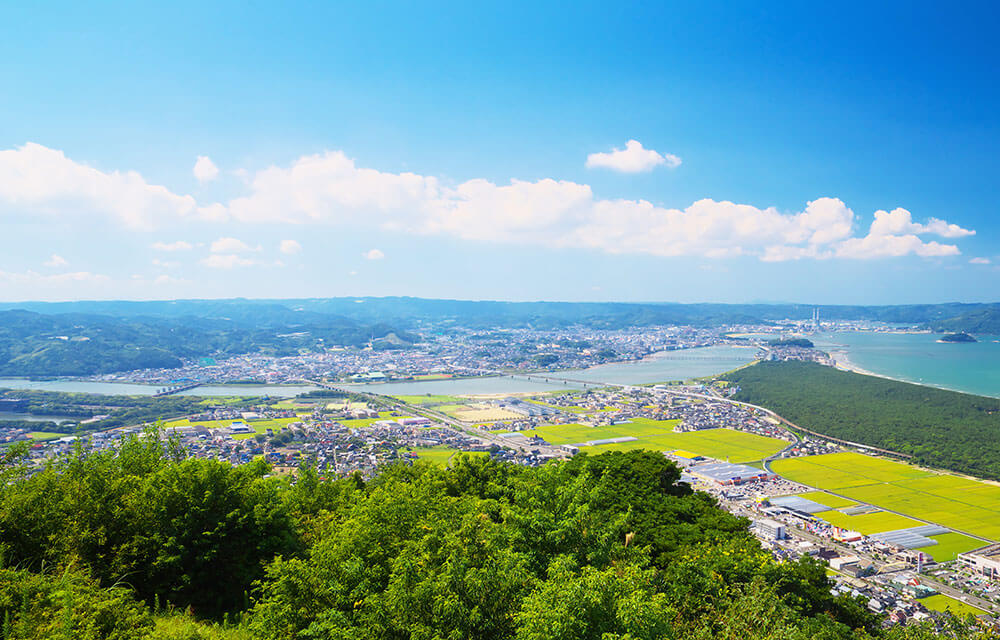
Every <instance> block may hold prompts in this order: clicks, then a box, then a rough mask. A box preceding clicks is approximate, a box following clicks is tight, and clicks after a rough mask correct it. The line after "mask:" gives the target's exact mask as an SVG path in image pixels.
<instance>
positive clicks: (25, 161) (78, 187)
mask: <svg viewBox="0 0 1000 640" xmlns="http://www.w3.org/2000/svg"><path fill="white" fill-rule="evenodd" d="M212 213H213V212H212V211H203V210H202V209H201V208H200V207H198V205H197V203H196V202H195V199H194V198H193V197H191V196H189V195H177V194H175V193H173V192H171V191H170V190H169V189H167V188H166V187H163V186H160V185H155V184H149V183H148V182H146V180H145V179H144V178H143V177H142V176H141V175H140V174H139V173H137V172H135V171H125V172H120V171H111V172H106V171H101V170H99V169H95V168H93V167H89V166H87V165H84V164H80V163H77V162H74V161H73V160H70V159H69V158H67V157H66V155H65V154H64V153H63V152H62V151H57V150H54V149H49V148H48V147H44V146H42V145H40V144H35V143H33V142H29V143H27V144H25V145H23V146H21V147H18V148H16V149H6V150H0V217H3V216H13V215H39V216H46V217H52V218H63V217H83V216H88V215H98V216H104V217H108V218H111V219H113V220H116V221H119V222H121V223H123V224H124V225H125V226H127V227H130V228H133V229H150V228H153V227H155V226H157V225H158V224H159V223H160V222H161V221H162V220H164V219H167V220H173V219H176V218H187V217H207V216H209V215H211V214H212ZM214 213H218V212H217V211H215V212H214Z"/></svg>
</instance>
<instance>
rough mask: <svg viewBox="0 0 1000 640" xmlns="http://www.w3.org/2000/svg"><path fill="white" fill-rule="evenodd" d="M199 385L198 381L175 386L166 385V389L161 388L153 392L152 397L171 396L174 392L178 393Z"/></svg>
mask: <svg viewBox="0 0 1000 640" xmlns="http://www.w3.org/2000/svg"><path fill="white" fill-rule="evenodd" d="M200 386H201V383H200V382H192V383H190V384H182V385H179V386H176V387H167V388H166V389H161V390H159V391H157V392H156V393H154V394H153V397H154V398H162V397H164V396H172V395H174V394H175V393H180V392H181V391H187V390H188V389H196V388H198V387H200Z"/></svg>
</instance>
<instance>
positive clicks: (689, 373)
mask: <svg viewBox="0 0 1000 640" xmlns="http://www.w3.org/2000/svg"><path fill="white" fill-rule="evenodd" d="M755 353H756V350H755V349H745V348H739V347H706V348H703V349H685V350H681V351H668V352H663V353H658V354H656V355H653V356H651V357H649V358H646V359H645V360H639V361H634V362H621V363H616V364H606V365H600V366H597V367H591V368H589V369H570V370H567V371H557V372H552V373H551V374H550V375H553V376H557V377H562V378H572V379H575V380H589V381H592V382H598V383H600V382H606V383H616V384H641V383H646V382H669V381H671V380H681V379H687V378H696V377H701V376H707V375H712V374H716V373H722V372H724V371H729V370H731V369H735V368H736V367H738V366H740V365H743V364H746V363H747V362H749V361H750V360H752V359H753V357H754V354H755ZM525 375H528V376H530V377H531V378H532V379H531V380H526V379H524V377H523V376H519V377H517V378H508V377H490V378H464V379H455V380H429V381H427V382H389V383H380V384H349V385H342V386H343V387H345V388H347V389H352V390H355V389H356V390H358V391H369V392H372V393H381V394H385V395H392V394H395V395H422V394H426V393H430V394H434V395H438V394H440V395H487V394H498V393H529V392H534V391H539V392H541V391H555V390H559V389H569V388H572V384H571V383H570V384H564V383H562V382H555V381H552V382H546V381H545V380H544V377H545V375H544V374H525ZM0 388H8V389H38V390H42V391H69V392H86V393H104V394H122V395H152V394H154V393H156V391H157V390H158V389H161V388H162V385H145V384H123V383H117V382H88V381H85V380H49V381H44V382H35V381H31V380H26V379H24V378H0ZM316 388H317V387H312V386H308V385H248V386H239V385H205V386H202V387H196V388H194V389H190V390H188V391H182V392H181V394H180V395H190V396H227V395H228V396H263V395H268V396H276V397H291V396H295V395H298V394H300V393H304V392H306V391H312V390H314V389H316Z"/></svg>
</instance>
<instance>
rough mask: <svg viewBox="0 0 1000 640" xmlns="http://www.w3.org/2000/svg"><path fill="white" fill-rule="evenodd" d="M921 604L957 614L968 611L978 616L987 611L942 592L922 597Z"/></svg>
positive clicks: (932, 609) (962, 614)
mask: <svg viewBox="0 0 1000 640" xmlns="http://www.w3.org/2000/svg"><path fill="white" fill-rule="evenodd" d="M920 604H922V605H924V606H925V607H927V608H928V609H930V610H931V611H951V612H952V613H954V614H955V615H956V616H964V615H966V614H968V613H971V614H972V615H975V616H978V615H982V614H983V613H985V612H984V611H983V610H982V609H979V608H978V607H974V606H972V605H971V604H968V603H965V602H962V601H961V600H956V599H954V598H951V597H948V596H946V595H943V594H940V593H938V594H935V595H933V596H927V597H926V598H921V599H920Z"/></svg>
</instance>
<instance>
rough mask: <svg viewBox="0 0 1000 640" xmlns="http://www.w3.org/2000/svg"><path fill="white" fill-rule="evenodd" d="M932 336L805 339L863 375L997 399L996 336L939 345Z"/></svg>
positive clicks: (999, 360)
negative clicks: (868, 374)
mask: <svg viewBox="0 0 1000 640" xmlns="http://www.w3.org/2000/svg"><path fill="white" fill-rule="evenodd" d="M940 338H941V336H940V335H938V334H932V333H882V332H878V333H870V332H861V331H848V332H838V333H824V334H818V335H815V336H811V337H810V339H811V340H812V341H813V343H814V344H815V345H816V346H817V347H818V348H820V349H823V350H824V351H828V352H830V353H831V354H832V355H833V356H834V357H836V358H837V359H838V360H841V361H844V360H846V362H847V363H849V364H850V365H851V366H852V367H854V368H856V369H858V370H862V371H864V372H867V373H872V374H875V375H880V376H885V377H887V378H893V379H896V380H904V381H906V382H915V383H917V384H924V385H928V386H932V387H940V388H942V389H951V390H954V391H962V392H965V393H974V394H976V395H982V396H993V397H1000V336H988V335H977V336H976V339H977V340H978V342H955V343H943V342H938V340H940Z"/></svg>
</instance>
